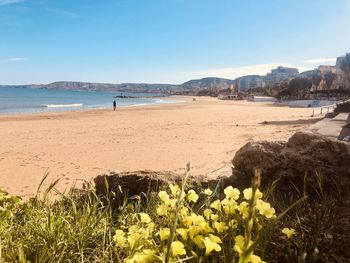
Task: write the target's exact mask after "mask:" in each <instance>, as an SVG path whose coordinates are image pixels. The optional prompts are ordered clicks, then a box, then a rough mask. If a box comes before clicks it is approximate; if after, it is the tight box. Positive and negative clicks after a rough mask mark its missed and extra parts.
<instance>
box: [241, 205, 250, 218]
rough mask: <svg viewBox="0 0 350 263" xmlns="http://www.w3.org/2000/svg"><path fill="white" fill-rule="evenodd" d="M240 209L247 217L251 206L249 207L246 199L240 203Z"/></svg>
mask: <svg viewBox="0 0 350 263" xmlns="http://www.w3.org/2000/svg"><path fill="white" fill-rule="evenodd" d="M238 210H239V212H240V213H241V215H242V216H243V218H247V217H248V214H249V208H248V203H247V202H246V201H243V202H241V203H240V204H239V206H238Z"/></svg>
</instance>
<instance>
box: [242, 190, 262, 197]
mask: <svg viewBox="0 0 350 263" xmlns="http://www.w3.org/2000/svg"><path fill="white" fill-rule="evenodd" d="M252 191H253V190H252V188H247V189H244V191H243V195H244V198H245V199H246V200H250V199H251V198H252V194H253V192H252ZM255 195H256V199H260V198H262V197H263V193H262V192H260V190H259V189H257V190H256V193H255Z"/></svg>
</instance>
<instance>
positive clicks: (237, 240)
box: [233, 235, 244, 254]
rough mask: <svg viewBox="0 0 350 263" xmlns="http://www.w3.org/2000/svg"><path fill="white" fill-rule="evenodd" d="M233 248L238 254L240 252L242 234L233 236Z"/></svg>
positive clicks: (242, 247) (242, 244)
mask: <svg viewBox="0 0 350 263" xmlns="http://www.w3.org/2000/svg"><path fill="white" fill-rule="evenodd" d="M233 250H234V251H236V252H237V253H238V254H242V253H243V250H244V237H243V236H242V235H238V236H236V237H235V245H234V247H233Z"/></svg>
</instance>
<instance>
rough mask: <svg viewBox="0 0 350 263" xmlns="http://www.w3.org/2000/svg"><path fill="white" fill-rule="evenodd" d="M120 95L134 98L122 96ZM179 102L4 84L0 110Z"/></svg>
mask: <svg viewBox="0 0 350 263" xmlns="http://www.w3.org/2000/svg"><path fill="white" fill-rule="evenodd" d="M120 96H125V97H132V98H119V97H120ZM114 100H116V102H117V108H118V107H137V106H144V105H154V104H168V103H176V102H178V101H176V100H171V99H170V100H169V99H164V98H162V96H161V95H160V94H159V95H157V96H156V97H155V96H154V94H147V93H146V94H143V93H125V92H89V91H72V90H55V89H47V88H38V89H31V88H22V87H0V114H18V113H40V112H56V111H67V110H80V109H106V108H111V109H112V107H113V101H114Z"/></svg>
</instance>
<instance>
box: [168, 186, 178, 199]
mask: <svg viewBox="0 0 350 263" xmlns="http://www.w3.org/2000/svg"><path fill="white" fill-rule="evenodd" d="M169 188H170V192H171V194H172V195H173V196H174V197H177V193H178V192H179V191H180V187H179V186H178V185H177V184H170V185H169Z"/></svg>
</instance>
